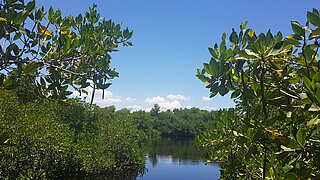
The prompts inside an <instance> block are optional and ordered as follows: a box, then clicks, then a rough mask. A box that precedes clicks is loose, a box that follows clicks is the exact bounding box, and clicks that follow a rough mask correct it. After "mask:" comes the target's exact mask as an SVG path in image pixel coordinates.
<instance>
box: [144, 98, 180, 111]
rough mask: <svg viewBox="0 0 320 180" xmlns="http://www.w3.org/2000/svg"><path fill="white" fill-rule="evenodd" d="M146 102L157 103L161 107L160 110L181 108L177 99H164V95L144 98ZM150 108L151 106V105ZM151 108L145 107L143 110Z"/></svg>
mask: <svg viewBox="0 0 320 180" xmlns="http://www.w3.org/2000/svg"><path fill="white" fill-rule="evenodd" d="M144 102H146V103H149V104H158V105H159V106H160V108H161V110H167V109H171V110H172V109H176V108H181V104H180V102H179V101H178V100H166V99H165V98H164V97H161V96H155V97H152V98H147V99H145V101H144ZM151 108H152V107H151ZM151 108H147V109H145V111H150V110H151Z"/></svg>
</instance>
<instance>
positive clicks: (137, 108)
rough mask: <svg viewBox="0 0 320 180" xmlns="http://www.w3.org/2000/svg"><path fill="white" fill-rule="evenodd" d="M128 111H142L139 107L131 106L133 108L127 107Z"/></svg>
mask: <svg viewBox="0 0 320 180" xmlns="http://www.w3.org/2000/svg"><path fill="white" fill-rule="evenodd" d="M127 108H128V109H131V110H132V111H139V110H141V109H142V107H141V106H139V105H133V106H127Z"/></svg>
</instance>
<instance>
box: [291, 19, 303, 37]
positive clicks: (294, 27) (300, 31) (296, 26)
mask: <svg viewBox="0 0 320 180" xmlns="http://www.w3.org/2000/svg"><path fill="white" fill-rule="evenodd" d="M291 28H292V30H293V32H294V33H296V34H297V35H299V36H302V37H303V36H304V30H303V28H302V26H301V25H300V23H299V22H298V21H291Z"/></svg>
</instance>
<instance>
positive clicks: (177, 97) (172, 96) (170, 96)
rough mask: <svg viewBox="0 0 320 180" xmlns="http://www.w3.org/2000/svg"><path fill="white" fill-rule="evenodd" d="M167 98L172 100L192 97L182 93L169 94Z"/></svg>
mask: <svg viewBox="0 0 320 180" xmlns="http://www.w3.org/2000/svg"><path fill="white" fill-rule="evenodd" d="M167 98H168V99H172V100H189V99H190V97H188V96H183V95H181V94H169V95H168V96H167Z"/></svg>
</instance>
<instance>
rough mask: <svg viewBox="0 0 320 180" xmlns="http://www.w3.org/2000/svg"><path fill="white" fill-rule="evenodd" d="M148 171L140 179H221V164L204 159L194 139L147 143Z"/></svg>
mask: <svg viewBox="0 0 320 180" xmlns="http://www.w3.org/2000/svg"><path fill="white" fill-rule="evenodd" d="M147 151H148V159H147V162H146V164H147V167H146V168H147V171H146V173H145V174H144V175H143V176H139V177H137V179H138V180H171V179H172V180H179V179H183V180H188V179H190V180H194V179H196V180H197V179H200V180H214V179H219V174H220V171H219V166H218V165H217V164H207V165H205V162H204V161H203V160H202V158H203V157H204V153H203V152H201V151H199V150H198V149H197V148H196V146H195V142H194V141H192V140H172V139H158V140H153V141H150V142H148V143H147Z"/></svg>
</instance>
